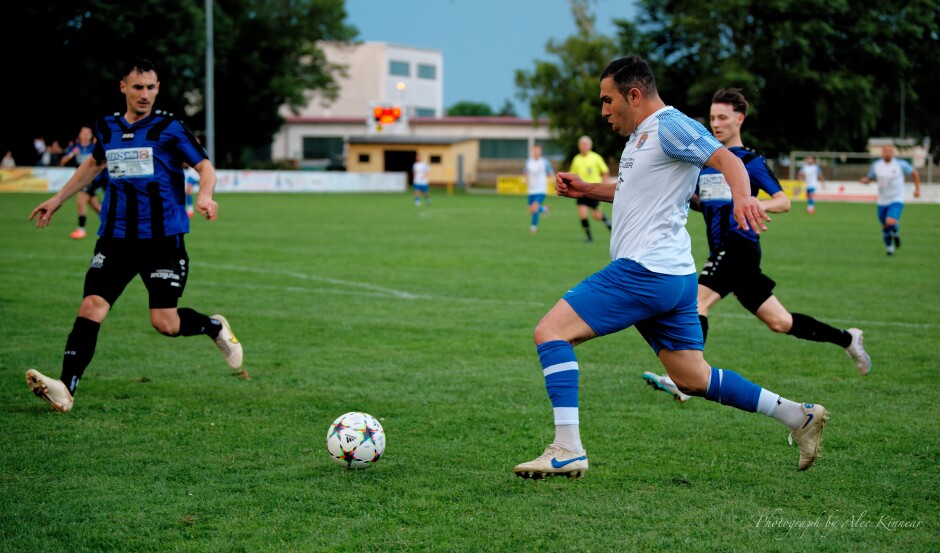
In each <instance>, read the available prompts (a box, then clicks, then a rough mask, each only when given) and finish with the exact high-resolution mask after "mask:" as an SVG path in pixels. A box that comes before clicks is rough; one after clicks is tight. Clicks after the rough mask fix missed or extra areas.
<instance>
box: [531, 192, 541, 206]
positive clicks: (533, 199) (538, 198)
mask: <svg viewBox="0 0 940 553" xmlns="http://www.w3.org/2000/svg"><path fill="white" fill-rule="evenodd" d="M534 203H538V204H539V205H545V194H529V199H528V205H532V204H534Z"/></svg>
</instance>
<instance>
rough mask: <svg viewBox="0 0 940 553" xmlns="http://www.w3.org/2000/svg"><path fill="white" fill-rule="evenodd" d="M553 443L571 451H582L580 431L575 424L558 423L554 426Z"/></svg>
mask: <svg viewBox="0 0 940 553" xmlns="http://www.w3.org/2000/svg"><path fill="white" fill-rule="evenodd" d="M554 444H555V445H558V446H561V447H563V448H565V449H567V450H568V451H570V452H571V453H582V452H584V446H583V445H581V431H580V427H579V426H578V425H577V424H559V425H556V426H555V442H554Z"/></svg>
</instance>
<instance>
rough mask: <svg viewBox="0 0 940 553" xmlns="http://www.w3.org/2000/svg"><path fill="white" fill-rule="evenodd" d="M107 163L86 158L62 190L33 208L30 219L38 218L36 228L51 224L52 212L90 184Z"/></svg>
mask: <svg viewBox="0 0 940 553" xmlns="http://www.w3.org/2000/svg"><path fill="white" fill-rule="evenodd" d="M107 165H108V164H107V162H101V164H99V163H98V162H97V161H96V160H95V158H93V157H89V158H88V159H86V160H85V161H84V163H82V164H81V165H79V166H78V169H76V170H75V173H74V174H73V175H72V177H71V178H70V179H69V180H68V182H66V183H65V185H64V186H63V187H62V190H59V191H58V192H56V193H55V195H54V196H52V197H51V198H49V199H48V200H46V201H44V202H42V203H41V204H39V205H38V206H36V208H35V209H33V211H32V213H30V214H29V220H30V221H32V220H33V219H34V218H35V219H36V228H44V227H47V226H49V222H50V221H52V214H53V213H55V212H56V211H57V210H58V209H59V208H60V207H62V204H63V203H64V202H65V200H68V199H69V198H71V197H72V196H74V195H75V193H76V192H78V191H79V190H81V189H82V188H84V187H86V186H88V183H90V182H91V181H92V180H94V178H95V177H97V176H98V173H100V172H101V171H102V170H104V168H105V167H107Z"/></svg>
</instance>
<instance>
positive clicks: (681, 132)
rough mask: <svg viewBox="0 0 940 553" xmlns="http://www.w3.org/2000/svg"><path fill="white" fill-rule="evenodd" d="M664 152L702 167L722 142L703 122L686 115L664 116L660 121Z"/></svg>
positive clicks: (660, 136)
mask: <svg viewBox="0 0 940 553" xmlns="http://www.w3.org/2000/svg"><path fill="white" fill-rule="evenodd" d="M659 142H660V144H661V145H662V148H663V152H664V153H665V154H666V155H667V156H669V157H671V158H673V159H678V160H680V161H685V162H688V163H691V164H692V165H695V166H696V167H699V168H702V167H705V165H706V164H707V163H708V158H710V157H711V156H712V154H714V153H715V152H716V151H717V150H718V149H719V148H721V143H720V142H718V140H717V139H715V137H714V136H712V134H711V133H710V132H708V131H707V130H705V127H704V126H702V124H701V123H699V122H697V121H695V120H693V119H689V118H688V117H685V116H674V117H666V118H663V119H662V120H661V121H660V123H659Z"/></svg>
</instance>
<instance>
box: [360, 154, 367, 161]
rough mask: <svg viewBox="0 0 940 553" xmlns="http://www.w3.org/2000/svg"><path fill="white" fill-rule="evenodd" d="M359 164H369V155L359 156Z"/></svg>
mask: <svg viewBox="0 0 940 553" xmlns="http://www.w3.org/2000/svg"><path fill="white" fill-rule="evenodd" d="M359 163H369V154H359Z"/></svg>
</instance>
